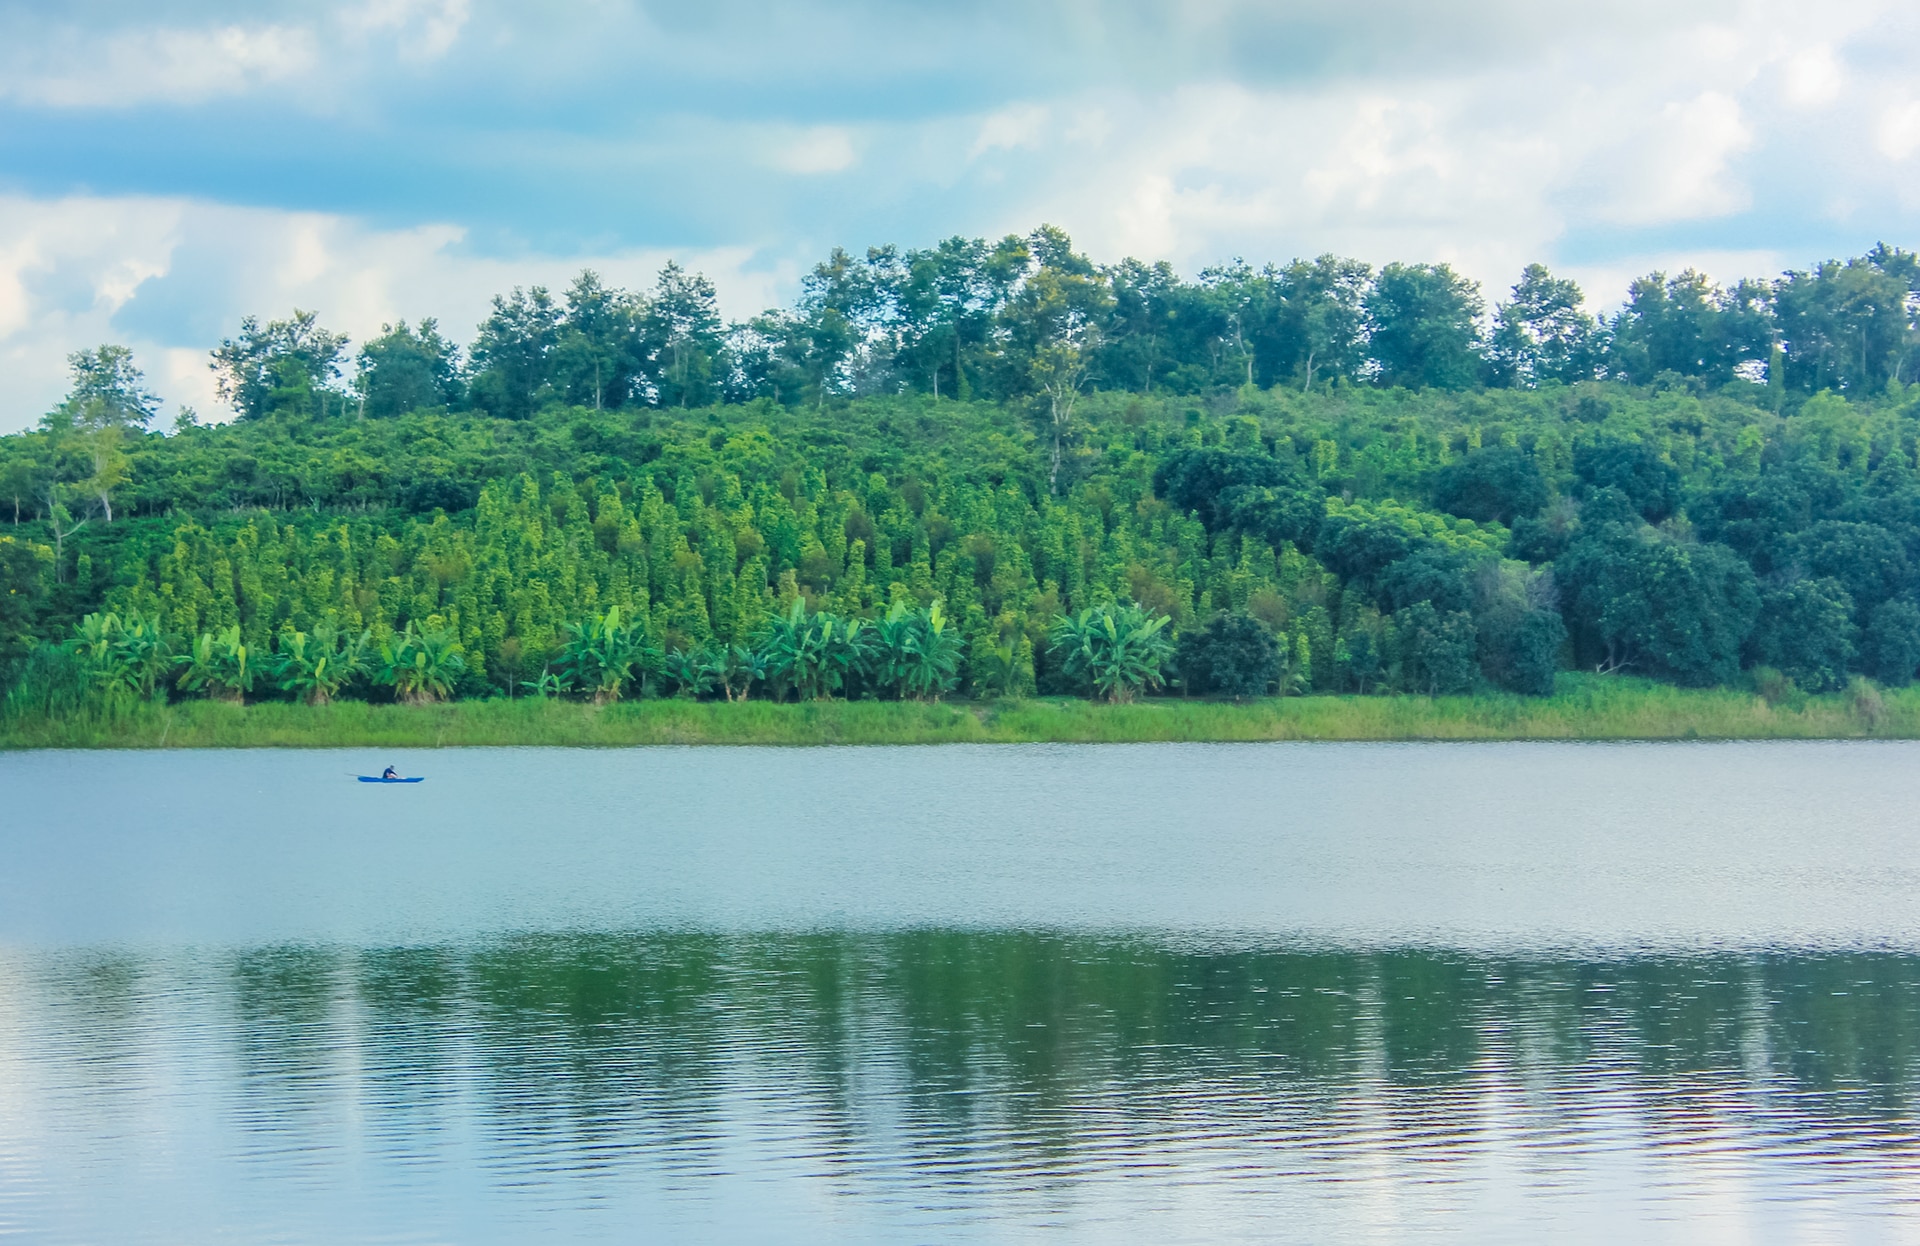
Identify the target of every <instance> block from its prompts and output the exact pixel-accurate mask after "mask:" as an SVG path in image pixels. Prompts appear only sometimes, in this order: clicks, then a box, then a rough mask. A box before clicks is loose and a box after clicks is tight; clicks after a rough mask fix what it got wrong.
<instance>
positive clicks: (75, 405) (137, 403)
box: [58, 344, 160, 431]
mask: <svg viewBox="0 0 1920 1246" xmlns="http://www.w3.org/2000/svg"><path fill="white" fill-rule="evenodd" d="M67 368H68V371H69V372H71V373H72V375H73V385H72V387H71V388H70V389H69V390H68V391H67V397H66V400H65V401H64V402H62V403H61V404H60V410H59V416H58V418H59V420H60V421H61V422H64V423H66V424H68V425H71V426H72V427H75V428H79V429H83V430H87V431H92V430H94V429H100V428H109V427H112V428H121V429H141V430H144V429H145V428H146V427H147V425H148V424H149V423H151V422H152V420H153V417H154V416H155V415H156V414H157V413H158V412H159V409H160V400H159V399H158V398H155V397H154V396H153V394H152V393H150V392H148V390H147V385H146V377H145V375H144V374H142V373H141V371H140V369H139V368H137V367H135V366H134V363H133V352H132V351H130V350H128V349H127V348H126V347H124V346H115V345H112V344H106V345H101V346H96V347H94V348H93V349H92V350H77V351H74V352H73V353H72V354H71V355H68V356H67Z"/></svg>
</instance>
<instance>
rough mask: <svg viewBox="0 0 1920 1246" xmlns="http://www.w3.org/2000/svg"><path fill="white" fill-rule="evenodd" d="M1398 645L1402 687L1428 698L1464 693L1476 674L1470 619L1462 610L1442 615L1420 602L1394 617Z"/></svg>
mask: <svg viewBox="0 0 1920 1246" xmlns="http://www.w3.org/2000/svg"><path fill="white" fill-rule="evenodd" d="M1393 629H1394V635H1395V637H1396V638H1397V640H1398V642H1399V650H1400V669H1401V675H1400V679H1401V683H1402V684H1403V685H1404V686H1405V687H1406V689H1407V690H1408V691H1410V692H1421V693H1425V694H1426V695H1428V696H1441V695H1445V694H1449V693H1456V692H1466V691H1467V690H1468V689H1470V688H1472V687H1473V681H1474V676H1475V674H1476V673H1477V671H1476V668H1475V663H1474V647H1475V643H1476V638H1475V633H1474V626H1473V616H1472V615H1471V614H1468V613H1467V612H1466V611H1464V610H1454V611H1447V612H1444V613H1443V612H1441V611H1438V610H1435V609H1434V608H1433V604H1432V603H1431V602H1425V601H1419V602H1415V603H1414V604H1413V605H1411V606H1408V607H1406V608H1405V609H1404V610H1397V611H1395V612H1394V614H1393Z"/></svg>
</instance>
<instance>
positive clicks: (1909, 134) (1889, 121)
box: [1874, 103, 1920, 160]
mask: <svg viewBox="0 0 1920 1246" xmlns="http://www.w3.org/2000/svg"><path fill="white" fill-rule="evenodd" d="M1874 137H1875V140H1876V143H1875V145H1876V146H1877V147H1879V149H1880V152H1881V154H1882V155H1884V156H1886V158H1887V159H1889V160H1905V159H1906V158H1907V157H1909V156H1911V155H1912V154H1913V153H1914V152H1915V151H1920V103H1906V104H1896V105H1894V106H1893V107H1892V108H1889V109H1887V110H1886V111H1885V112H1884V113H1882V114H1881V115H1880V124H1879V126H1878V127H1877V129H1876V133H1875V136H1874Z"/></svg>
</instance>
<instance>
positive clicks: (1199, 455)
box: [1153, 449, 1299, 532]
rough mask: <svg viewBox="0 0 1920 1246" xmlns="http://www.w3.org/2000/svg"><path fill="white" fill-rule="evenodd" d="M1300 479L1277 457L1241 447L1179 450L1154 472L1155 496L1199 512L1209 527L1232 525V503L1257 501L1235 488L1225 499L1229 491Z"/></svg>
mask: <svg viewBox="0 0 1920 1246" xmlns="http://www.w3.org/2000/svg"><path fill="white" fill-rule="evenodd" d="M1298 484H1299V481H1298V480H1297V479H1293V478H1292V473H1291V472H1288V471H1286V470H1285V469H1284V468H1282V467H1281V465H1280V463H1279V461H1278V460H1276V459H1274V458H1272V457H1271V456H1269V455H1265V454H1254V453H1251V452H1248V451H1244V450H1220V449H1202V450H1182V451H1181V452H1180V453H1178V454H1175V455H1174V456H1172V457H1171V458H1169V459H1167V460H1166V461H1165V462H1164V463H1162V464H1160V466H1159V467H1157V468H1155V469H1154V473H1153V492H1154V496H1156V497H1159V498H1163V499H1165V500H1166V502H1167V503H1168V504H1169V505H1171V506H1172V507H1173V508H1174V509H1175V510H1178V511H1180V512H1182V513H1186V512H1192V513H1193V514H1195V515H1198V516H1199V517H1200V522H1201V523H1203V524H1205V525H1206V527H1207V531H1209V532H1218V531H1221V530H1223V529H1225V528H1228V527H1231V526H1232V522H1233V516H1232V514H1231V508H1232V505H1234V504H1248V505H1257V503H1255V501H1254V499H1255V498H1256V497H1258V496H1260V495H1250V494H1246V493H1237V492H1236V493H1233V496H1232V497H1231V498H1229V497H1227V496H1226V495H1227V494H1229V493H1230V492H1232V491H1234V490H1237V489H1245V488H1273V487H1276V486H1297V485H1298Z"/></svg>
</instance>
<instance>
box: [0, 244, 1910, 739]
mask: <svg viewBox="0 0 1920 1246" xmlns="http://www.w3.org/2000/svg"><path fill="white" fill-rule="evenodd" d="M942 265H946V266H947V267H942ZM1913 269H1914V264H1913V262H1912V257H1911V256H1908V255H1906V253H1904V252H1897V251H1891V250H1888V249H1885V248H1882V249H1880V250H1877V251H1876V252H1874V253H1873V254H1872V255H1869V256H1867V257H1865V258H1863V259H1860V260H1856V261H1851V262H1849V263H1847V264H1835V265H1826V266H1822V267H1820V268H1819V269H1817V270H1815V271H1814V272H1811V273H1794V274H1788V275H1787V276H1786V277H1785V278H1782V279H1781V281H1779V282H1776V283H1773V284H1772V285H1757V284H1754V283H1748V284H1746V285H1742V286H1740V287H1738V288H1737V289H1735V290H1734V291H1719V290H1715V289H1713V288H1711V287H1710V286H1708V285H1707V284H1706V283H1704V281H1703V280H1699V279H1696V278H1695V277H1694V276H1693V275H1691V274H1687V275H1683V276H1682V277H1680V278H1675V279H1673V280H1672V281H1668V280H1666V279H1665V278H1660V279H1658V280H1655V279H1653V278H1649V279H1648V280H1647V281H1643V282H1640V283H1637V284H1636V285H1635V287H1634V290H1633V293H1632V298H1631V299H1630V301H1629V303H1628V305H1627V307H1626V309H1625V310H1624V311H1622V312H1621V313H1620V314H1619V315H1618V316H1616V317H1613V318H1610V319H1608V320H1606V321H1605V322H1600V321H1595V320H1592V319H1591V318H1588V317H1586V316H1584V314H1583V313H1580V312H1579V311H1578V298H1577V294H1578V292H1577V291H1571V290H1570V287H1568V285H1567V283H1564V282H1559V281H1557V280H1556V279H1553V278H1551V277H1550V275H1548V274H1546V273H1545V271H1544V270H1543V269H1530V270H1529V272H1528V274H1527V276H1526V277H1525V279H1523V281H1522V282H1521V284H1520V285H1519V286H1517V287H1515V290H1514V298H1513V301H1512V302H1510V303H1505V304H1502V306H1501V307H1500V308H1499V309H1498V310H1497V314H1496V315H1495V316H1494V317H1493V318H1492V322H1491V326H1490V327H1488V326H1486V325H1485V324H1484V323H1483V317H1482V311H1483V309H1482V308H1481V306H1480V303H1479V301H1478V300H1479V296H1478V294H1477V292H1476V291H1475V290H1474V289H1473V288H1472V287H1471V286H1470V285H1469V284H1468V283H1465V282H1463V281H1462V280H1461V279H1459V278H1458V277H1457V276H1455V275H1453V274H1451V273H1449V272H1447V271H1445V270H1444V269H1435V268H1425V267H1419V266H1405V265H1392V266H1389V267H1388V268H1386V269H1383V270H1382V271H1381V272H1380V273H1379V274H1378V276H1377V277H1376V276H1374V275H1373V274H1372V273H1371V272H1370V270H1368V269H1367V268H1366V267H1365V266H1364V265H1357V264H1353V263H1351V262H1348V261H1336V260H1331V259H1323V260H1320V261H1315V262H1313V263H1311V264H1304V263H1303V264H1295V265H1293V266H1290V267H1288V268H1286V269H1284V270H1282V269H1267V270H1262V271H1260V272H1254V271H1252V270H1250V269H1247V268H1245V267H1236V268H1232V269H1223V270H1217V271H1213V272H1209V273H1208V274H1205V275H1203V278H1202V280H1200V281H1199V282H1197V283H1184V282H1181V281H1179V280H1177V279H1176V278H1174V276H1173V275H1172V273H1171V270H1168V269H1165V268H1164V266H1157V267H1152V268H1149V267H1146V266H1141V265H1136V264H1132V263H1131V262H1128V263H1126V264H1122V265H1119V266H1115V267H1112V268H1106V269H1102V268H1098V267H1096V266H1094V265H1092V264H1091V263H1089V262H1087V261H1086V260H1084V258H1082V257H1079V256H1077V255H1075V254H1074V253H1073V252H1072V251H1071V248H1070V247H1068V245H1067V243H1066V240H1065V238H1064V237H1063V236H1061V235H1058V234H1057V233H1055V232H1052V231H1045V230H1043V231H1040V232H1039V233H1036V234H1035V235H1034V236H1032V237H1031V238H1029V239H1026V240H1018V239H1010V240H1007V241H1006V242H1003V243H1001V244H998V245H997V246H994V247H988V246H986V244H961V243H957V242H956V243H950V244H943V246H942V247H941V248H936V249H935V251H933V252H927V253H917V252H916V253H908V254H906V255H904V256H899V255H895V254H894V253H892V252H890V251H875V252H871V253H869V255H868V257H867V258H866V259H865V260H860V261H856V260H854V259H852V258H850V257H848V256H846V255H844V254H840V253H836V255H835V257H834V259H833V260H831V261H830V262H829V263H828V264H826V265H823V266H822V267H821V269H820V270H818V271H816V273H815V274H814V276H813V277H812V278H811V279H810V280H809V283H808V286H807V294H806V296H805V298H804V299H803V301H802V305H801V307H800V308H798V309H796V310H794V311H792V312H786V313H779V314H777V315H776V314H773V313H770V314H769V316H767V317H762V318H761V319H760V320H758V321H755V322H754V323H753V324H752V325H750V326H735V327H734V328H733V329H732V330H729V329H727V328H725V327H724V326H723V325H722V324H721V323H720V321H719V319H718V317H717V315H715V314H714V313H713V310H712V305H711V304H712V299H711V290H710V289H709V288H708V287H706V286H705V285H704V283H703V282H702V281H701V280H700V279H698V278H695V277H690V276H688V275H686V274H684V273H682V272H680V271H679V270H678V269H669V270H668V272H666V273H664V274H663V275H662V278H661V284H660V286H659V288H658V289H657V290H656V291H655V292H653V294H651V295H649V296H645V297H642V296H636V295H630V294H627V293H624V292H620V291H615V290H609V289H607V288H605V287H603V286H601V285H600V284H599V283H598V281H597V280H596V279H593V278H592V277H591V275H590V274H589V275H587V276H583V277H582V279H581V280H580V281H579V282H578V283H576V284H575V286H574V288H573V289H572V290H571V291H569V292H568V294H567V296H566V297H565V299H564V300H561V301H559V302H556V301H555V300H553V299H551V298H550V297H549V296H548V295H547V293H546V292H545V291H543V290H534V291H531V292H526V291H516V292H515V293H514V294H513V295H512V296H511V297H509V298H504V299H502V300H499V301H498V302H497V304H496V307H495V309H494V313H493V314H492V315H491V316H490V317H489V319H488V320H487V322H486V324H485V325H483V326H482V329H481V332H480V336H479V338H478V339H477V340H476V341H475V343H474V344H473V346H472V348H471V349H470V350H469V351H467V352H466V353H465V355H464V357H463V356H462V352H460V351H459V350H458V349H457V348H456V347H455V346H453V345H452V344H451V343H449V342H448V341H447V340H446V339H445V338H443V337H442V336H441V335H440V333H439V330H438V328H437V326H434V325H432V324H431V323H427V324H423V325H421V326H419V327H417V328H408V327H406V326H404V325H402V326H398V327H396V328H394V329H393V330H392V331H391V332H389V333H388V334H386V335H384V336H383V337H381V338H379V339H378V340H376V341H375V342H372V343H369V344H367V345H366V346H365V347H363V348H362V350H361V352H360V355H359V371H358V373H357V374H356V376H355V378H354V381H353V384H352V386H351V387H346V386H343V385H341V384H340V382H339V377H340V373H341V362H342V359H343V357H344V355H345V353H346V349H347V344H346V342H345V340H344V339H341V338H339V337H337V336H336V335H333V334H331V333H328V332H327V331H326V330H324V329H323V328H321V327H320V326H319V325H318V324H317V323H316V321H315V318H313V317H311V316H309V315H305V314H302V315H298V316H296V317H295V318H294V319H293V320H290V321H284V322H281V321H276V322H273V323H271V324H268V325H266V326H264V327H263V326H261V325H260V324H259V323H257V322H255V321H249V322H248V323H247V324H246V325H244V326H243V328H242V332H241V334H240V336H239V337H238V338H236V339H234V340H231V341H228V342H226V343H223V344H222V346H221V347H220V349H219V350H217V351H216V352H215V367H216V370H217V371H218V372H219V374H220V376H221V378H222V384H223V392H224V393H225V394H226V395H227V396H228V397H229V399H230V400H231V401H232V402H233V403H234V405H235V407H236V409H237V411H238V412H239V414H240V416H241V418H240V419H239V420H237V421H236V422H234V423H232V424H229V425H225V426H205V425H198V424H194V423H192V422H191V421H186V422H183V423H182V425H181V426H180V427H179V428H178V429H176V430H175V432H174V433H173V434H172V435H170V436H160V435H158V434H155V433H151V432H148V431H146V424H147V422H148V420H149V418H150V415H151V410H152V399H151V397H150V396H149V395H147V394H146V393H145V391H144V390H143V389H142V388H141V381H140V377H139V374H138V373H137V372H136V371H134V370H133V369H132V366H131V363H130V361H129V359H128V358H127V357H126V355H125V352H123V351H119V350H118V348H112V347H104V348H101V349H100V350H98V351H93V352H84V353H82V354H81V355H77V356H75V358H74V368H75V388H74V392H73V396H72V397H71V398H70V399H69V400H68V402H66V403H64V404H63V405H62V406H61V407H60V408H59V409H58V410H57V411H56V412H54V413H52V414H51V415H50V416H49V417H48V418H47V420H46V421H45V422H44V423H43V426H42V428H40V429H39V430H36V431H34V432H31V433H26V434H21V435H17V436H12V437H6V438H0V488H4V489H5V492H4V493H0V504H4V505H6V506H7V508H8V510H9V511H10V513H9V514H7V515H6V518H10V519H11V520H12V522H11V523H10V524H9V525H7V530H6V532H5V533H4V535H0V577H4V580H3V582H4V585H5V595H4V597H0V646H4V653H0V659H3V660H4V661H5V662H6V664H7V668H8V670H9V671H10V672H11V675H10V682H11V684H12V689H13V690H12V693H11V695H10V699H9V705H10V706H11V707H12V709H13V711H14V712H15V713H22V712H26V713H32V712H38V713H42V714H46V713H55V714H57V713H59V712H62V711H61V707H62V706H72V705H76V704H79V703H82V702H85V701H88V700H92V701H94V702H99V701H102V700H107V701H120V702H132V701H142V700H152V699H153V698H156V697H171V698H175V699H179V698H184V697H195V696H198V697H207V698H211V699H216V700H240V699H255V700H258V699H263V698H271V697H275V696H279V697H285V698H289V699H298V700H302V701H306V702H308V703H310V704H316V705H318V704H324V703H325V702H328V701H330V700H333V699H336V698H339V697H348V698H368V699H374V700H399V701H407V702H416V703H417V702H426V701H432V700H438V699H443V698H448V697H472V696H485V695H504V696H522V695H532V696H542V697H546V696H554V695H566V694H571V695H574V696H578V697H581V698H586V699H591V700H594V701H596V702H599V703H602V704H605V703H610V702H613V701H616V700H619V699H623V698H625V699H631V698H634V697H648V696H654V695H667V696H680V697H686V698H693V699H709V700H735V699H738V698H742V697H753V698H769V697H771V698H774V699H791V700H813V699H820V698H828V697H878V698H883V699H916V700H926V699H938V698H939V697H941V696H943V695H947V694H962V695H971V696H991V697H1006V696H1020V695H1024V694H1030V693H1036V692H1038V693H1054V694H1065V693H1076V694H1082V695H1092V696H1097V697H1101V698H1105V699H1109V700H1115V701H1120V700H1127V699H1130V698H1132V697H1135V696H1137V695H1139V694H1140V693H1143V692H1152V691H1155V690H1161V689H1166V688H1172V689H1178V690H1182V691H1185V692H1188V693H1193V694H1212V695H1220V696H1227V697H1235V698H1240V697H1249V696H1257V695H1261V694H1265V693H1279V694H1282V695H1286V694H1293V693H1304V692H1359V693H1367V692H1378V691H1396V690H1397V691H1406V692H1418V693H1424V694H1449V693H1463V692H1470V691H1473V690H1475V689H1477V688H1486V687H1492V688H1500V689H1507V690H1511V691H1516V692H1524V693H1533V694H1541V693H1546V692H1548V691H1550V690H1551V689H1552V687H1553V684H1554V676H1555V672H1556V671H1557V670H1560V669H1564V668H1566V667H1569V666H1572V667H1576V668H1583V669H1596V670H1601V671H1625V672H1633V673H1638V674H1642V675H1647V676H1651V677H1654V678H1657V679H1661V680H1668V681H1672V682H1676V683H1680V684H1687V685H1697V686H1704V685H1711V684H1727V683H1732V682H1735V681H1741V680H1746V679H1748V678H1749V672H1754V671H1756V670H1757V671H1758V675H1757V677H1756V678H1757V679H1758V681H1759V682H1761V683H1766V682H1767V681H1776V682H1781V681H1785V682H1790V683H1791V684H1792V685H1794V686H1797V687H1798V688H1801V689H1804V690H1808V691H1815V692H1817V691H1822V690H1828V689H1833V688H1838V687H1841V686H1842V685H1844V684H1846V683H1847V682H1848V681H1849V680H1850V679H1852V678H1854V677H1856V676H1858V675H1867V676H1871V677H1872V678H1874V679H1876V680H1880V681H1882V682H1884V683H1888V684H1902V683H1905V682H1907V681H1908V680H1910V679H1911V678H1912V676H1913V674H1914V673H1915V670H1916V668H1917V666H1920V595H1916V594H1917V591H1920V578H1916V567H1917V566H1920V483H1916V477H1915V466H1916V446H1917V445H1920V391H1913V392H1911V393H1910V391H1909V388H1908V387H1907V385H1906V384H1905V378H1906V377H1907V376H1909V375H1911V374H1912V373H1913V372H1914V366H1913V365H1914V361H1915V360H1916V359H1920V354H1916V350H1917V349H1920V348H1917V347H1916V341H1920V335H1917V334H1916V333H1915V331H1914V326H1913V324H1912V323H1911V312H1910V310H1909V309H1908V305H1907V301H1906V300H1907V294H1908V293H1909V292H1910V289H1911V287H1912V286H1913V285H1914V284H1915V273H1914V271H1913ZM955 274H960V275H958V276H956V275H955ZM968 274H971V275H968ZM943 283H944V284H943ZM1896 293H1897V294H1898V295H1899V297H1898V298H1897V299H1895V300H1894V303H1895V304H1897V310H1896V311H1889V310H1888V309H1887V306H1888V305H1885V304H1884V299H1883V298H1882V296H1886V297H1888V298H1891V297H1893V295H1894V294H1896ZM1569 300H1571V302H1569ZM1823 309H1824V310H1823ZM1823 317H1824V319H1823ZM1848 317H1852V319H1848ZM1889 317H1891V319H1889ZM1896 322H1897V323H1896ZM1809 326H1813V327H1811V328H1810V327H1809ZM1822 326H1824V327H1822ZM1816 328H1818V332H1817V333H1816V332H1815V329H1816ZM782 334H784V335H786V336H784V337H783V336H781V335H782ZM1823 334H1824V335H1825V336H1822V335H1823ZM1290 335H1291V336H1290ZM755 343H758V345H755ZM796 343H798V344H796ZM1821 343H1825V344H1824V345H1821ZM829 347H831V349H829ZM754 351H759V352H760V353H759V354H754V353H753V352H754ZM1822 351H1824V352H1825V354H1820V352H1822ZM810 352H811V353H810ZM1809 352H1812V353H1813V354H1814V355H1817V356H1818V358H1809V357H1808V356H1809ZM756 360H757V362H754V361H756ZM749 365H751V366H749ZM1749 365H1754V366H1752V367H1749ZM755 369H758V371H756V370H755ZM742 378H748V379H746V380H743V379H742ZM753 378H758V379H753ZM769 378H773V379H769ZM782 378H784V379H782ZM1409 386H1413V387H1417V388H1408V387H1409ZM1836 390H1837V391H1839V392H1834V391H1836ZM50 645H59V646H61V647H60V648H57V649H56V648H50V647H49V646H50Z"/></svg>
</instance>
